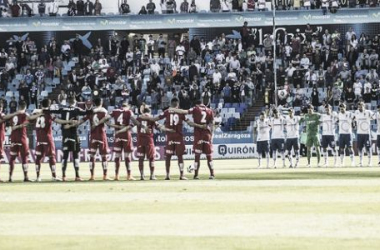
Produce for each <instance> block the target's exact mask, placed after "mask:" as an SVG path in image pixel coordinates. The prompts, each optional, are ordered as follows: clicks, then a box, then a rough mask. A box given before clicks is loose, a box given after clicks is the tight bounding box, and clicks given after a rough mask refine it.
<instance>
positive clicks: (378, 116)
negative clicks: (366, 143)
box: [373, 111, 380, 135]
mask: <svg viewBox="0 0 380 250" xmlns="http://www.w3.org/2000/svg"><path fill="white" fill-rule="evenodd" d="M373 118H374V119H376V123H377V134H378V135H380V112H379V111H377V112H376V113H375V114H374V115H373Z"/></svg>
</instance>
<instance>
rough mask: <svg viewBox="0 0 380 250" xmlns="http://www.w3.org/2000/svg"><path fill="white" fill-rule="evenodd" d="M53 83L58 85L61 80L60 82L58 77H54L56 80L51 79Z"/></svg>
mask: <svg viewBox="0 0 380 250" xmlns="http://www.w3.org/2000/svg"><path fill="white" fill-rule="evenodd" d="M53 83H54V84H55V85H57V84H60V83H61V80H60V79H59V78H58V77H56V78H54V79H53Z"/></svg>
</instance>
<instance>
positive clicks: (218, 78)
mask: <svg viewBox="0 0 380 250" xmlns="http://www.w3.org/2000/svg"><path fill="white" fill-rule="evenodd" d="M221 80H222V74H221V73H220V72H219V69H218V68H216V69H215V72H214V73H213V74H212V83H213V84H220V81H221Z"/></svg>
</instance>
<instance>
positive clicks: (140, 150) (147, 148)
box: [137, 144, 156, 160]
mask: <svg viewBox="0 0 380 250" xmlns="http://www.w3.org/2000/svg"><path fill="white" fill-rule="evenodd" d="M155 155H156V148H155V146H154V145H152V144H146V145H140V146H138V147H137V156H138V157H139V158H141V157H145V156H146V158H147V159H153V160H154V157H155Z"/></svg>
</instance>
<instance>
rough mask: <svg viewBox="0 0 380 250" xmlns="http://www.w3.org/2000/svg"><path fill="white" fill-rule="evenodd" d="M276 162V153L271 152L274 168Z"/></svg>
mask: <svg viewBox="0 0 380 250" xmlns="http://www.w3.org/2000/svg"><path fill="white" fill-rule="evenodd" d="M276 161H277V151H273V165H274V166H276Z"/></svg>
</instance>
